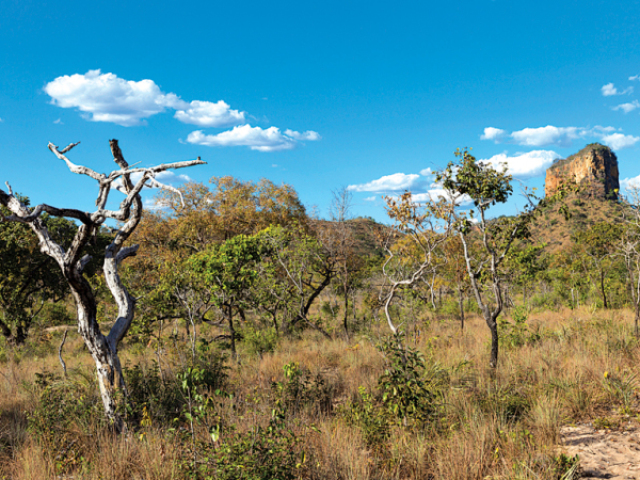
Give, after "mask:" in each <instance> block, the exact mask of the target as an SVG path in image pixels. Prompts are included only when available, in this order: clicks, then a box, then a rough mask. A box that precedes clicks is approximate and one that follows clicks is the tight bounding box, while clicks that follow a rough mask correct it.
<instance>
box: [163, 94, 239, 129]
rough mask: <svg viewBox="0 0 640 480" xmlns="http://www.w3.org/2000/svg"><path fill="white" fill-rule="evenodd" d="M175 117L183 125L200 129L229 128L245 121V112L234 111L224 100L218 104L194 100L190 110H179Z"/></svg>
mask: <svg viewBox="0 0 640 480" xmlns="http://www.w3.org/2000/svg"><path fill="white" fill-rule="evenodd" d="M174 117H175V118H176V119H177V120H179V121H180V122H182V123H188V124H190V125H197V126H199V127H227V126H230V125H237V124H239V123H244V121H245V113H244V112H240V111H238V110H232V109H231V108H230V107H229V105H228V104H227V103H225V102H223V101H222V100H220V101H218V102H216V103H213V102H203V101H200V100H194V101H192V102H191V103H190V104H189V105H188V108H185V109H183V110H178V111H177V112H176V113H175V115H174Z"/></svg>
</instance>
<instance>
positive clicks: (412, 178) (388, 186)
mask: <svg viewBox="0 0 640 480" xmlns="http://www.w3.org/2000/svg"><path fill="white" fill-rule="evenodd" d="M419 178H420V175H418V174H416V173H411V174H409V175H405V174H404V173H394V174H392V175H385V176H384V177H380V178H379V179H377V180H373V181H371V182H369V183H362V184H360V185H349V186H348V187H347V190H351V191H353V192H397V191H400V190H409V189H411V187H413V186H415V184H416V182H417V180H418V179H419Z"/></svg>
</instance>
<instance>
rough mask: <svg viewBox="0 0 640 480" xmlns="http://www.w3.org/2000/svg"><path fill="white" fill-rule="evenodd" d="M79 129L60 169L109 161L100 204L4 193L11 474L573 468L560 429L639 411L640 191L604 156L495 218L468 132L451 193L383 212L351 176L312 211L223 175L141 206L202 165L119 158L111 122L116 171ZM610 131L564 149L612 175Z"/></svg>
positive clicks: (549, 471)
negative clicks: (163, 178) (168, 178)
mask: <svg viewBox="0 0 640 480" xmlns="http://www.w3.org/2000/svg"><path fill="white" fill-rule="evenodd" d="M75 146H76V145H75V144H72V145H71V146H69V147H67V148H65V149H59V148H58V147H56V146H54V145H52V144H50V145H49V148H50V150H51V151H52V152H53V153H54V154H55V157H54V159H55V158H57V159H59V160H61V162H58V163H55V164H52V167H51V168H52V169H53V168H54V167H56V168H63V167H64V168H67V169H68V170H70V171H71V172H74V173H81V174H84V175H89V176H90V177H91V178H93V179H94V180H96V182H97V183H98V187H99V188H98V191H99V194H98V200H97V202H96V205H97V208H96V210H95V211H94V212H83V211H81V210H76V209H72V208H59V207H52V206H50V205H38V206H35V207H31V206H30V205H29V202H28V198H27V197H24V196H20V195H18V194H17V193H14V192H13V191H12V189H11V188H10V187H8V190H7V191H0V203H2V205H3V206H4V207H3V210H2V215H3V217H2V220H3V221H2V223H0V249H2V253H0V255H2V257H3V258H5V257H6V258H10V259H15V260H16V261H15V262H13V261H12V262H6V263H5V262H3V266H0V273H1V275H2V276H1V279H0V282H1V284H0V293H1V295H0V297H2V298H0V309H1V310H2V320H1V321H2V325H0V326H2V328H1V333H2V337H0V362H1V370H0V372H1V376H0V414H1V415H2V422H0V425H1V426H0V477H4V478H11V479H26V478H32V479H42V478H52V479H53V478H86V479H94V478H95V479H98V478H100V479H103V478H110V479H111V478H113V479H119V478H122V479H132V478H133V479H164V478H166V479H182V478H194V479H296V478H301V479H307V478H308V479H327V478H336V479H343V478H344V479H389V478H396V479H414V478H415V479H422V478H424V479H486V478H491V479H561V478H562V479H570V478H579V477H578V475H579V458H577V457H569V456H566V455H564V454H563V453H562V448H561V447H560V446H559V431H560V428H561V427H562V426H563V425H570V424H573V423H578V422H593V424H594V425H597V426H600V427H602V428H604V427H606V428H624V427H625V425H627V424H628V423H629V422H630V421H632V420H633V419H634V418H635V417H636V416H637V414H638V411H639V408H640V407H639V405H638V398H637V391H638V388H639V384H638V379H637V373H638V367H637V365H638V359H639V358H638V357H639V356H638V331H637V324H638V305H639V301H638V298H639V297H640V296H639V295H638V291H639V289H640V283H639V282H640V277H639V275H638V272H639V271H640V269H639V266H640V252H639V251H638V248H637V246H638V245H639V242H640V221H639V218H638V216H637V212H638V209H637V208H635V206H637V205H638V202H637V201H636V200H635V199H634V197H633V192H631V195H629V196H628V197H627V198H624V197H621V196H619V195H617V193H618V192H617V191H616V192H615V193H616V196H615V198H612V196H611V195H609V193H610V192H609V191H608V190H607V188H608V187H607V185H613V183H612V182H611V181H609V180H607V181H605V182H600V183H597V182H599V180H598V177H597V175H598V172H599V170H598V169H592V171H594V172H596V173H595V177H594V178H586V180H585V179H584V178H580V179H579V181H578V176H571V175H568V174H565V175H564V181H563V182H556V183H554V188H553V189H551V190H550V191H547V192H545V193H546V195H545V197H544V198H536V196H535V192H528V193H527V195H526V204H527V208H526V209H525V211H523V212H521V213H520V214H518V215H516V216H513V217H500V218H496V217H495V216H492V214H491V210H492V207H493V206H494V205H496V204H497V203H504V202H506V201H507V200H508V199H509V197H510V196H511V195H512V194H513V187H512V184H513V181H512V178H511V177H510V175H508V173H507V172H506V171H504V170H501V169H498V170H495V169H493V168H491V167H490V166H488V165H484V164H482V163H479V162H478V161H476V159H475V158H474V157H473V156H472V155H471V154H470V152H469V151H468V150H463V151H458V152H456V159H455V161H454V162H452V163H451V164H450V165H449V166H448V167H447V168H446V169H445V170H443V171H442V172H440V173H439V175H438V177H437V178H438V181H439V182H440V183H441V185H442V187H443V189H444V190H445V191H446V192H448V195H446V196H442V197H439V198H434V199H432V200H431V201H429V202H422V203H417V202H416V201H414V197H413V196H412V195H411V194H409V193H406V194H404V195H400V196H397V197H392V198H387V211H388V214H389V222H388V224H379V223H376V222H374V221H373V220H371V219H366V218H352V217H351V216H350V202H351V197H350V194H349V192H348V191H347V190H342V191H338V192H336V193H335V200H334V204H333V208H332V210H331V212H332V213H331V218H329V219H319V218H315V217H313V216H310V215H308V214H307V212H306V210H305V208H304V207H303V205H302V204H301V203H300V200H299V199H298V197H297V194H296V192H295V190H294V189H293V188H292V187H290V186H288V185H280V186H278V185H274V184H273V183H271V182H269V181H268V180H262V181H260V182H257V183H253V182H243V181H241V180H238V179H234V178H231V177H214V178H212V179H211V181H210V182H209V184H208V185H207V184H201V183H189V184H186V185H185V186H183V187H181V188H180V189H178V190H176V189H172V188H165V189H164V190H162V191H161V193H160V194H159V195H158V196H157V198H156V202H157V203H159V204H162V205H163V206H164V209H162V210H156V211H153V212H148V211H143V208H142V201H141V198H140V191H141V189H142V188H143V187H144V185H145V184H155V183H157V182H156V181H155V180H154V176H155V174H156V173H158V172H160V171H163V170H166V169H168V168H179V167H187V166H189V167H191V166H193V167H194V168H197V167H196V166H197V165H198V164H200V163H203V162H201V161H200V160H199V159H198V160H194V161H187V162H180V163H178V164H163V165H159V166H158V167H150V168H141V167H129V165H128V163H127V161H126V160H125V159H124V155H123V154H122V151H121V150H120V148H119V146H118V143H117V141H112V142H111V153H112V156H113V159H114V160H115V161H116V163H117V167H118V168H117V169H116V170H114V171H113V172H112V173H111V174H108V175H107V174H99V173H97V172H95V171H93V170H90V169H88V168H86V167H82V166H80V165H78V164H76V163H73V162H72V161H71V160H70V159H69V158H68V156H69V155H70V153H69V152H70V151H71V149H74V150H73V153H74V154H78V155H79V152H80V149H75ZM603 148H606V147H601V146H588V147H587V148H586V149H585V150H584V151H582V152H580V153H579V154H578V155H577V157H576V158H579V161H578V162H574V163H571V162H573V161H574V159H572V158H570V159H568V161H563V162H561V163H560V166H559V167H556V170H558V169H559V168H560V169H561V170H562V171H563V172H564V171H565V170H566V171H568V170H567V169H571V168H573V167H572V165H574V164H576V165H577V164H578V163H579V162H583V163H584V162H585V160H584V158H585V157H586V156H589V155H591V156H592V157H593V158H594V159H595V160H594V161H595V162H596V163H597V160H598V159H599V158H603V156H606V157H607V158H608V160H606V162H609V166H608V167H607V168H608V169H607V170H606V171H607V172H611V171H612V169H611V168H610V167H611V162H612V161H614V160H615V155H613V154H611V155H612V157H611V156H609V154H608V153H607V152H605V153H606V155H603V153H602V152H603ZM585 152H586V153H585ZM593 152H595V153H593ZM606 162H605V163H606ZM552 168H553V167H552ZM576 168H578V167H576ZM571 171H572V172H573V170H571ZM603 171H604V170H603ZM615 171H616V172H617V164H616V170H615ZM134 174H136V175H134ZM555 174H557V172H556V173H554V175H555ZM609 174H610V173H607V175H609ZM616 175H617V173H616ZM133 179H138V180H137V181H136V182H134V181H133ZM594 182H596V185H595V186H594V185H593V183H594ZM600 185H604V187H603V188H600ZM116 186H118V187H119V189H121V190H122V191H123V193H124V200H122V198H123V197H121V198H120V200H121V203H120V205H119V207H118V208H117V209H114V210H110V209H109V208H108V207H107V201H108V196H109V193H110V190H111V189H112V187H113V188H115V187H116ZM21 190H24V192H22V191H21V193H23V195H27V196H28V186H21ZM600 192H603V193H602V194H601V193H600ZM114 195H115V193H114ZM619 197H620V198H619ZM594 205H595V206H596V207H597V208H595V207H594ZM592 209H593V210H596V211H598V212H600V214H599V215H600V216H598V215H596V214H592V213H591V210H592ZM108 218H111V219H115V220H117V221H118V222H119V223H118V225H117V227H116V228H105V227H104V222H105V221H106V220H107V219H108ZM64 219H67V220H64ZM68 219H72V220H73V221H69V220H68ZM16 239H19V240H20V241H16ZM89 256H91V257H92V258H89ZM20 258H23V259H24V261H18V260H19V259H20ZM51 258H52V260H50V259H51ZM27 259H30V260H29V261H27ZM47 262H49V263H47ZM45 267H46V268H48V269H50V271H51V275H50V276H48V277H47V278H46V279H44V278H43V279H42V280H34V276H29V275H25V273H26V272H40V273H41V272H42V271H43V269H45ZM3 269H4V270H3ZM38 269H40V270H38ZM45 270H46V269H45ZM45 277H46V275H45ZM43 282H48V283H43ZM20 289H23V291H22V293H21V295H18V294H16V293H15V291H17V290H20ZM8 292H14V293H12V294H11V295H12V296H11V295H9V293H8Z"/></svg>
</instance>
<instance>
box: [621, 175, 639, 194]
mask: <svg viewBox="0 0 640 480" xmlns="http://www.w3.org/2000/svg"><path fill="white" fill-rule="evenodd" d="M620 188H621V189H622V190H625V191H627V192H629V191H630V190H631V191H633V190H635V191H638V190H640V175H638V176H637V177H631V178H625V179H623V180H620Z"/></svg>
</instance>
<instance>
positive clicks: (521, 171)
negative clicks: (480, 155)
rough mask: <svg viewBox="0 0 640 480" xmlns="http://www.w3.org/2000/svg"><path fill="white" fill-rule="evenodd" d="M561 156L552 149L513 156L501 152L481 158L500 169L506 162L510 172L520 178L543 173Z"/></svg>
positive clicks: (483, 161)
mask: <svg viewBox="0 0 640 480" xmlns="http://www.w3.org/2000/svg"><path fill="white" fill-rule="evenodd" d="M557 158H561V156H560V154H558V153H556V152H554V151H551V150H533V151H531V152H527V153H522V154H520V155H515V156H513V157H509V156H507V154H506V153H499V154H498V155H494V156H493V157H491V158H488V159H485V160H480V162H482V163H485V164H490V165H491V166H492V167H493V168H494V169H496V170H498V171H499V170H500V169H501V168H502V166H503V165H505V164H506V166H507V170H508V173H509V174H510V175H513V176H514V177H518V178H530V177H536V176H538V175H542V174H543V173H545V171H546V170H547V168H548V167H549V166H551V164H552V163H553V161H554V160H555V159H557Z"/></svg>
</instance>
